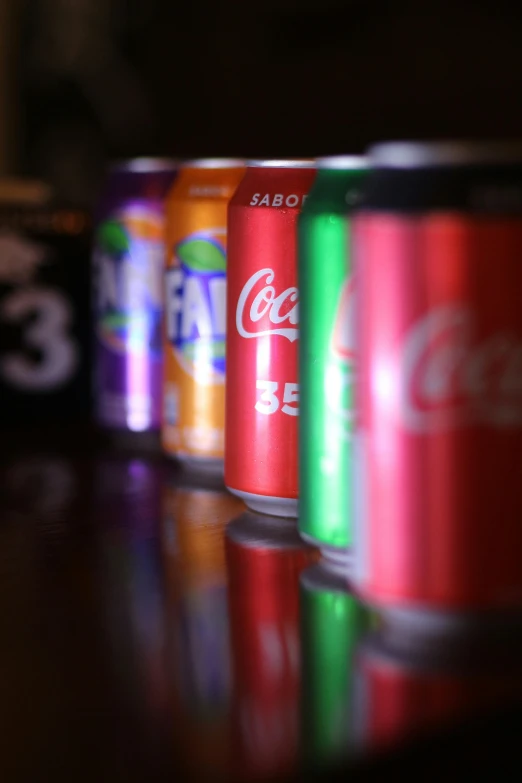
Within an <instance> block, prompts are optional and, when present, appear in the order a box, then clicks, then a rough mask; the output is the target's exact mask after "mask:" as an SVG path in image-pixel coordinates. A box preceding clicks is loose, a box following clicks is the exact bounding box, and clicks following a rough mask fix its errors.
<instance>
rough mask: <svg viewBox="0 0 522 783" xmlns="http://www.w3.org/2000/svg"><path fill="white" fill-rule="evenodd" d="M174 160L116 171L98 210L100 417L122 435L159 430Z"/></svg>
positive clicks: (96, 338)
mask: <svg viewBox="0 0 522 783" xmlns="http://www.w3.org/2000/svg"><path fill="white" fill-rule="evenodd" d="M175 175H176V164H175V163H174V162H173V161H170V160H159V159H135V160H132V161H127V162H124V163H122V164H118V165H116V166H114V167H113V168H112V169H111V171H110V173H109V177H108V181H107V184H106V189H105V192H104V193H103V195H102V198H101V200H100V204H99V208H98V216H97V228H96V232H95V244H94V252H93V274H94V287H95V295H94V308H95V311H94V332H95V334H94V341H95V350H94V379H93V380H94V398H95V416H96V419H97V421H98V423H99V424H100V425H101V426H102V427H105V428H108V429H110V430H115V431H122V432H136V433H139V432H151V431H154V430H159V425H160V419H161V400H162V394H161V388H162V366H163V361H162V318H163V296H162V279H163V264H164V225H165V215H164V199H165V195H166V193H167V191H168V190H169V188H170V186H171V185H172V183H173V181H174V178H175Z"/></svg>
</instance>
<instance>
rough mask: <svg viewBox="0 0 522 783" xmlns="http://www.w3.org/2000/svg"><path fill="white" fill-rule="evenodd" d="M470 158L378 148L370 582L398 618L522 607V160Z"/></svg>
mask: <svg viewBox="0 0 522 783" xmlns="http://www.w3.org/2000/svg"><path fill="white" fill-rule="evenodd" d="M399 147H402V148H403V149H402V153H403V154H402V157H401V155H400V154H399V155H398V156H397V154H396V153H397V149H398V148H399ZM406 148H409V150H408V149H406ZM411 148H413V149H411ZM457 152H458V148H456V147H455V145H454V146H453V147H450V148H444V146H443V145H442V146H439V147H437V146H436V145H435V148H434V146H433V145H431V146H430V145H421V144H413V145H406V144H403V145H397V144H396V145H391V144H390V145H382V146H380V147H378V148H376V151H375V152H374V158H373V160H372V158H371V159H370V160H371V165H372V164H373V166H374V170H373V173H372V175H371V176H370V181H369V183H368V190H367V193H366V201H365V205H364V207H363V209H362V212H361V213H360V215H359V216H358V217H357V219H356V227H355V232H356V239H355V243H356V246H355V252H356V265H357V285H358V295H359V304H358V316H357V329H358V340H359V351H360V357H359V373H358V387H357V396H358V422H357V434H356V448H357V453H358V457H357V468H356V471H358V472H357V473H356V475H355V477H354V480H355V490H356V493H357V495H358V501H357V509H356V520H357V521H356V575H355V579H356V582H357V584H358V586H359V589H360V591H361V592H362V594H363V595H364V596H365V597H366V598H367V599H368V600H369V601H371V602H372V603H374V604H377V605H380V606H381V607H382V608H384V609H386V611H387V612H389V611H390V610H392V611H393V612H394V614H395V616H396V617H397V618H398V619H399V617H400V614H401V612H403V610H404V611H406V613H408V612H409V613H411V612H416V611H417V610H422V612H421V613H419V618H429V612H428V614H426V610H433V612H434V613H435V614H437V613H438V614H439V616H440V615H441V614H442V615H444V614H445V613H448V612H450V613H451V612H452V611H454V612H456V613H457V614H462V613H464V614H469V613H474V612H477V613H478V615H479V616H483V615H484V613H486V614H487V613H488V612H489V611H490V610H495V612H498V611H503V610H505V611H506V613H507V614H511V613H513V612H514V611H515V612H517V613H518V612H519V611H520V610H522V569H521V567H520V563H521V556H522V525H521V524H520V520H521V519H522V481H521V475H520V470H521V467H522V302H521V296H520V291H521V290H522V161H521V157H520V151H519V157H518V158H516V159H515V160H514V161H509V162H505V161H504V160H503V158H502V154H501V152H502V150H500V152H499V154H498V156H497V157H498V159H496V158H495V154H494V150H493V152H491V151H490V153H488V148H480V149H479V150H478V151H476V153H477V154H476V155H475V157H474V156H473V148H471V150H470V148H469V147H466V146H463V147H462V148H461V154H462V156H463V160H460V159H459V157H458V155H457ZM394 155H395V157H394ZM397 161H399V162H397ZM408 161H409V162H410V164H411V165H408ZM410 619H411V617H410Z"/></svg>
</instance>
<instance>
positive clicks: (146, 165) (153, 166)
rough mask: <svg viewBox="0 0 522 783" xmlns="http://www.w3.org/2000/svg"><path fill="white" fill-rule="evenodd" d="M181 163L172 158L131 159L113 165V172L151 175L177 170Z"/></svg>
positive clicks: (118, 161) (111, 167)
mask: <svg viewBox="0 0 522 783" xmlns="http://www.w3.org/2000/svg"><path fill="white" fill-rule="evenodd" d="M178 166H179V162H178V161H177V160H174V159H172V158H129V159H128V160H117V161H115V162H114V163H111V165H110V169H111V171H131V172H134V173H135V174H149V173H153V172H155V171H169V170H174V169H177V168H178Z"/></svg>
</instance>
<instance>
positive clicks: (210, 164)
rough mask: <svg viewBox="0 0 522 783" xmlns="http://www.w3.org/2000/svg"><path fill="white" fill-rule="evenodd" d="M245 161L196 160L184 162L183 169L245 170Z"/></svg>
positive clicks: (234, 159) (233, 159) (239, 159)
mask: <svg viewBox="0 0 522 783" xmlns="http://www.w3.org/2000/svg"><path fill="white" fill-rule="evenodd" d="M244 165H245V161H244V160H243V159H242V158H194V160H184V161H183V162H182V163H181V168H182V169H238V168H243V167H244Z"/></svg>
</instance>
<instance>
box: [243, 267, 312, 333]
mask: <svg viewBox="0 0 522 783" xmlns="http://www.w3.org/2000/svg"><path fill="white" fill-rule="evenodd" d="M274 279H275V272H274V270H273V269H271V268H270V267H267V268H266V269H260V270H259V271H258V272H255V273H254V274H253V275H252V277H250V279H249V280H247V282H246V283H245V285H244V286H243V290H242V291H241V294H240V295H239V299H238V302H237V309H236V326H237V331H238V332H239V334H240V335H241V337H262V336H263V335H276V334H279V335H281V337H286V338H287V339H288V340H290V342H294V340H297V338H298V336H299V329H298V328H297V324H298V322H299V304H298V299H299V292H298V290H297V288H296V287H295V286H291V287H290V288H286V289H285V290H284V291H282V292H281V293H279V294H278V293H277V292H276V288H275V286H274V285H272V283H273V282H274ZM267 322H268V323H269V324H272V325H273V327H274V328H272V327H271V326H270V328H264V327H266V324H267ZM283 324H285V325H284V326H283ZM286 324H291V325H290V326H287V325H286Z"/></svg>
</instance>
